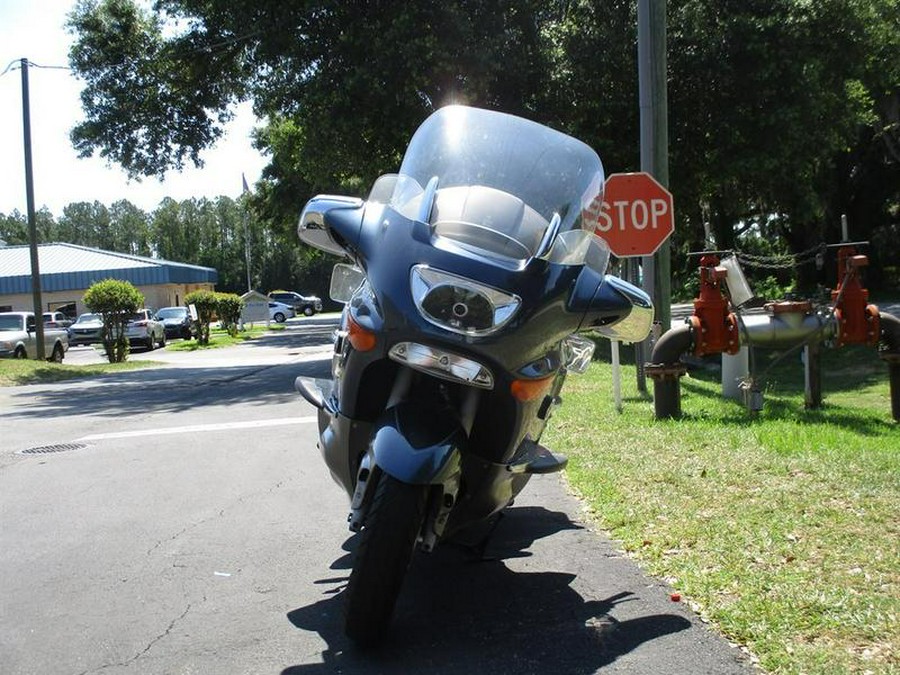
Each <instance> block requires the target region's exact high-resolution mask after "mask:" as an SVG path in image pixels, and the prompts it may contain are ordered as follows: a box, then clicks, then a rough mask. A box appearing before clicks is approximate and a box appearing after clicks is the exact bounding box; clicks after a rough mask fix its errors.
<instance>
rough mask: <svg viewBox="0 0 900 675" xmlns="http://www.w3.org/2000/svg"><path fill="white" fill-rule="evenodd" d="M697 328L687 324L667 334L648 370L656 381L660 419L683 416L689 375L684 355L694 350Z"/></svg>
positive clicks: (654, 350)
mask: <svg viewBox="0 0 900 675" xmlns="http://www.w3.org/2000/svg"><path fill="white" fill-rule="evenodd" d="M693 343H694V328H693V326H692V325H691V324H689V323H686V324H684V325H683V326H679V327H678V328H673V329H672V330H670V331H668V332H666V333H664V334H663V336H662V337H661V338H660V339H659V340H658V341H657V343H656V345H655V346H654V347H653V355H652V356H651V357H650V358H651V359H652V361H651V363H648V364H647V365H646V367H645V370H646V373H647V376H648V377H650V378H651V379H652V380H653V408H654V411H655V412H656V419H658V420H661V419H669V418H676V419H677V418H679V417H681V377H682V375H684V374H685V372H687V368H685V366H684V364H683V363H682V362H681V360H680V359H681V356H682V354H685V353H687V352H688V351H691V347H692V345H693Z"/></svg>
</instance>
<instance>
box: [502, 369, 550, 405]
mask: <svg viewBox="0 0 900 675" xmlns="http://www.w3.org/2000/svg"><path fill="white" fill-rule="evenodd" d="M554 377H556V375H555V374H554V375H550V376H549V377H542V378H540V379H539V380H513V383H512V385H510V388H509V389H510V392H511V393H512V395H513V398H514V399H516V400H517V401H522V402H523V403H524V402H525V401H534V400H535V399H537V398H540V397H541V396H543V395H544V394H546V393H547V390H548V389H550V385H551V384H552V382H553V378H554Z"/></svg>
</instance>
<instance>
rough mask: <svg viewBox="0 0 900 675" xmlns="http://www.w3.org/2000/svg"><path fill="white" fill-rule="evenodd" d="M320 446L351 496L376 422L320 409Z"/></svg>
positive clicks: (334, 476)
mask: <svg viewBox="0 0 900 675" xmlns="http://www.w3.org/2000/svg"><path fill="white" fill-rule="evenodd" d="M319 429H320V432H319V433H320V436H319V438H320V440H319V450H320V451H321V453H322V457H323V458H324V460H325V464H326V465H327V466H328V470H329V471H330V472H331V477H332V478H333V479H334V481H335V482H336V483H337V484H338V485H340V486H341V487H342V488H343V489H344V492H346V493H347V496H350V495H352V494H353V489H354V487H355V484H356V472H357V471H358V470H359V462H360V459H361V458H362V456H363V455H364V454H365V449H366V445H367V443H368V440H369V436H370V435H371V433H372V425H371V424H367V423H365V422H361V421H359V420H353V419H350V418H349V417H345V416H344V415H341V414H340V413H337V414H335V415H332V414H330V413H329V412H328V411H327V410H320V411H319Z"/></svg>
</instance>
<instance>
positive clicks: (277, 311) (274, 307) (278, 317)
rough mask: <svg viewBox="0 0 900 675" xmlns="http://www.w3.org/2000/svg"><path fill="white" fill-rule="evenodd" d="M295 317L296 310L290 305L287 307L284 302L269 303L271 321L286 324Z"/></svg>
mask: <svg viewBox="0 0 900 675" xmlns="http://www.w3.org/2000/svg"><path fill="white" fill-rule="evenodd" d="M294 316H295V314H294V308H293V307H291V306H290V305H286V304H284V303H283V302H272V301H269V319H271V320H272V321H277V322H278V323H284V322H285V321H287V320H288V319H292V318H293V317H294Z"/></svg>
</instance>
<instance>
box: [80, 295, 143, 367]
mask: <svg viewBox="0 0 900 675" xmlns="http://www.w3.org/2000/svg"><path fill="white" fill-rule="evenodd" d="M84 304H85V306H86V307H87V308H88V309H89V310H91V312H93V313H95V314H100V315H101V316H102V317H103V331H102V336H103V347H104V348H105V349H106V358H107V359H109V362H110V363H121V362H122V361H124V360H125V359H126V358H127V356H128V338H127V337H125V327H126V325H127V324H128V320H129V319H130V317H131V315H132V314H134V313H135V312H136V311H137V310H138V308H139V307H140V306H141V305H143V304H144V296H143V294H142V293H141V292H140V291H139V290H137V289H136V288H135V287H134V286H133V285H132V284H131V282H128V281H120V280H119V279H105V280H104V281H98V282H96V283H95V284H92V285H91V287H90V288H88V289H87V291H85V294H84Z"/></svg>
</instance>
